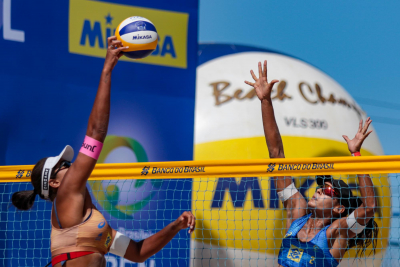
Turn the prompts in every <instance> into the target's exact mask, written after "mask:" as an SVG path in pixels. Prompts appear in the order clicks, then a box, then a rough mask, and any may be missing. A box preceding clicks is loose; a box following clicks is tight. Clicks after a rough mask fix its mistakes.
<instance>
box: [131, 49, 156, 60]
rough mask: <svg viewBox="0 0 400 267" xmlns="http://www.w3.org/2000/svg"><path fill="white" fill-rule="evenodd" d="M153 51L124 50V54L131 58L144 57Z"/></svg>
mask: <svg viewBox="0 0 400 267" xmlns="http://www.w3.org/2000/svg"><path fill="white" fill-rule="evenodd" d="M153 51H154V50H138V51H131V52H124V56H127V57H129V58H133V59H138V58H144V57H147V56H148V55H150V54H151V53H153Z"/></svg>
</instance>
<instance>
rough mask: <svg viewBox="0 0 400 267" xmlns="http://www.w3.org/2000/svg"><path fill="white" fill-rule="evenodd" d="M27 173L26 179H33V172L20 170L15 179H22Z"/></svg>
mask: <svg viewBox="0 0 400 267" xmlns="http://www.w3.org/2000/svg"><path fill="white" fill-rule="evenodd" d="M25 172H26V174H25V177H26V178H29V177H31V174H32V171H31V170H29V171H25V170H19V171H17V175H15V178H17V179H21V178H22V177H24V173H25Z"/></svg>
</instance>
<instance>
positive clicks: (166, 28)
mask: <svg viewBox="0 0 400 267" xmlns="http://www.w3.org/2000/svg"><path fill="white" fill-rule="evenodd" d="M69 10H70V12H69V52H70V53H74V54H80V55H85V56H94V57H102V58H104V57H105V55H106V51H105V50H106V49H107V38H108V37H110V36H112V35H114V34H115V30H116V28H117V26H118V24H119V23H120V22H121V21H123V20H124V19H126V18H128V17H130V16H131V15H132V14H141V15H142V16H143V17H145V18H147V19H149V20H150V21H152V22H153V23H154V25H155V26H156V28H157V35H158V38H159V39H158V45H157V48H156V49H155V50H154V52H153V53H152V54H151V55H150V56H148V57H146V58H144V59H141V60H140V61H138V60H133V59H129V58H127V57H122V58H121V59H120V60H123V61H131V62H135V63H145V64H154V65H162V66H169V67H176V68H187V36H188V23H189V14H188V13H182V12H172V11H165V10H157V9H150V8H141V7H134V6H127V5H120V4H113V3H106V2H100V1H87V0H85V1H83V0H71V1H70V8H69ZM93 10H96V12H93ZM151 38H152V37H151V35H147V34H146V35H142V36H140V35H135V36H133V39H134V40H139V39H151Z"/></svg>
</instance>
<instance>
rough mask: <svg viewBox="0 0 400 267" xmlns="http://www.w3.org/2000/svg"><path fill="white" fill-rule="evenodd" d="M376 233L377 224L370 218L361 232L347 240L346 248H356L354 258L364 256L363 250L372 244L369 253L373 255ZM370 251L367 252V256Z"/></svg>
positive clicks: (376, 239)
mask: <svg viewBox="0 0 400 267" xmlns="http://www.w3.org/2000/svg"><path fill="white" fill-rule="evenodd" d="M378 234H379V228H378V224H377V223H376V222H375V220H374V218H371V219H370V220H369V221H368V223H367V225H366V226H365V228H364V230H363V231H362V232H361V233H359V234H358V235H356V236H355V237H353V238H351V239H349V240H348V241H347V250H349V249H350V248H353V247H356V248H358V249H357V252H356V258H359V257H362V256H365V250H366V249H367V247H368V246H369V245H371V244H372V251H371V253H373V254H374V255H375V249H376V245H377V243H378ZM371 253H369V254H368V256H369V255H371Z"/></svg>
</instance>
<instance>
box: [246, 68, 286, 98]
mask: <svg viewBox="0 0 400 267" xmlns="http://www.w3.org/2000/svg"><path fill="white" fill-rule="evenodd" d="M250 73H251V76H253V79H254V81H255V82H254V83H252V82H248V81H244V82H245V83H246V84H248V85H250V86H253V87H254V89H255V90H256V93H257V96H258V98H259V99H260V100H263V99H269V100H270V99H271V91H272V87H274V84H275V83H277V82H279V81H278V80H272V81H271V82H270V83H268V79H267V61H266V60H264V68H262V67H261V62H258V76H259V78H257V76H256V75H255V74H254V72H253V70H251V71H250Z"/></svg>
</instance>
